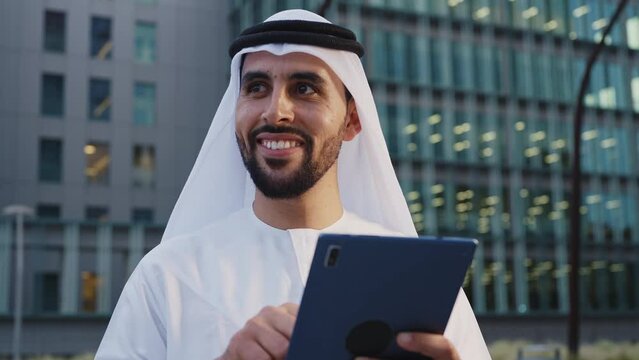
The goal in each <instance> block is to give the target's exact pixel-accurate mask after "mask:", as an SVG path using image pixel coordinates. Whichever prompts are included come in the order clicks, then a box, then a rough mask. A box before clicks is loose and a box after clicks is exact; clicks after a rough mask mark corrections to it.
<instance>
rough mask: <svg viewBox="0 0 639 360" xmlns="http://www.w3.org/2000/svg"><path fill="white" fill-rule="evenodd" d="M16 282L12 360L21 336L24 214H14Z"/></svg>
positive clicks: (18, 356) (17, 359) (16, 358)
mask: <svg viewBox="0 0 639 360" xmlns="http://www.w3.org/2000/svg"><path fill="white" fill-rule="evenodd" d="M16 228H17V229H16V282H15V284H16V285H15V287H16V288H15V293H14V295H15V296H14V305H13V306H14V309H15V310H14V314H13V360H20V359H21V357H22V356H21V353H20V335H21V334H22V281H23V277H24V213H22V212H18V213H17V214H16Z"/></svg>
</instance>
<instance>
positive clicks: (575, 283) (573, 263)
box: [568, 0, 628, 359]
mask: <svg viewBox="0 0 639 360" xmlns="http://www.w3.org/2000/svg"><path fill="white" fill-rule="evenodd" d="M627 4H628V0H619V2H618V3H617V7H616V9H615V12H614V13H613V15H612V17H611V18H610V21H609V22H608V25H607V26H606V28H605V29H604V31H603V34H602V36H601V40H600V41H599V43H598V44H597V46H596V47H595V48H594V50H593V51H592V52H591V53H590V54H589V56H588V61H587V63H586V70H585V71H584V75H583V77H582V78H581V83H580V85H579V93H578V95H577V104H576V106H577V108H576V110H575V116H574V118H573V134H572V136H573V166H572V174H571V182H570V183H571V188H572V200H571V204H570V245H569V246H570V277H569V297H570V312H569V314H568V352H569V357H570V359H577V357H578V355H579V325H580V322H581V319H580V317H581V309H580V306H579V268H580V264H581V214H580V212H579V210H580V207H581V129H582V127H583V113H584V97H585V96H586V90H587V88H588V84H589V82H590V73H591V71H592V67H593V65H594V64H595V61H597V58H598V57H599V54H601V51H602V50H603V48H604V47H605V45H606V37H607V36H608V34H610V30H612V27H613V25H614V24H615V22H616V21H617V20H618V19H619V15H621V12H622V11H623V9H624V7H625V6H626V5H627Z"/></svg>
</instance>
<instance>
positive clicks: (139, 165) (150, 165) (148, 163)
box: [133, 145, 155, 187]
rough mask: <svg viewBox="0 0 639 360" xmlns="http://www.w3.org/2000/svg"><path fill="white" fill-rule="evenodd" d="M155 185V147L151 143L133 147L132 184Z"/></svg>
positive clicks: (138, 185)
mask: <svg viewBox="0 0 639 360" xmlns="http://www.w3.org/2000/svg"><path fill="white" fill-rule="evenodd" d="M154 185H155V148H154V147H153V145H135V146H134V147H133V186H136V187H153V186H154Z"/></svg>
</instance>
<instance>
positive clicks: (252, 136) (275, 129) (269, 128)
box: [249, 124, 313, 148]
mask: <svg viewBox="0 0 639 360" xmlns="http://www.w3.org/2000/svg"><path fill="white" fill-rule="evenodd" d="M262 133H271V134H293V135H297V136H299V137H301V138H302V139H303V140H304V146H306V147H307V148H310V147H312V145H313V138H312V137H311V135H309V134H308V133H307V132H306V131H304V130H301V129H298V128H295V127H292V126H289V125H280V126H275V125H271V124H266V125H262V126H260V127H258V128H255V129H253V130H251V132H250V133H249V140H250V144H251V147H255V146H256V144H257V136H258V135H260V134H262Z"/></svg>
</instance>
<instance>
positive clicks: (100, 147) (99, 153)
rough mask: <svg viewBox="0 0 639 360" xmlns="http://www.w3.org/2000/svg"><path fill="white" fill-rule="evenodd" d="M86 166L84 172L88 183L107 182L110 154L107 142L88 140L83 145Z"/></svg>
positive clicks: (104, 183)
mask: <svg viewBox="0 0 639 360" xmlns="http://www.w3.org/2000/svg"><path fill="white" fill-rule="evenodd" d="M84 155H85V159H86V162H85V164H86V167H85V169H84V174H85V176H86V179H87V182H88V183H89V184H102V185H106V184H108V183H109V168H110V164H111V154H110V150H109V144H107V143H102V142H89V143H87V144H86V145H85V146H84Z"/></svg>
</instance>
